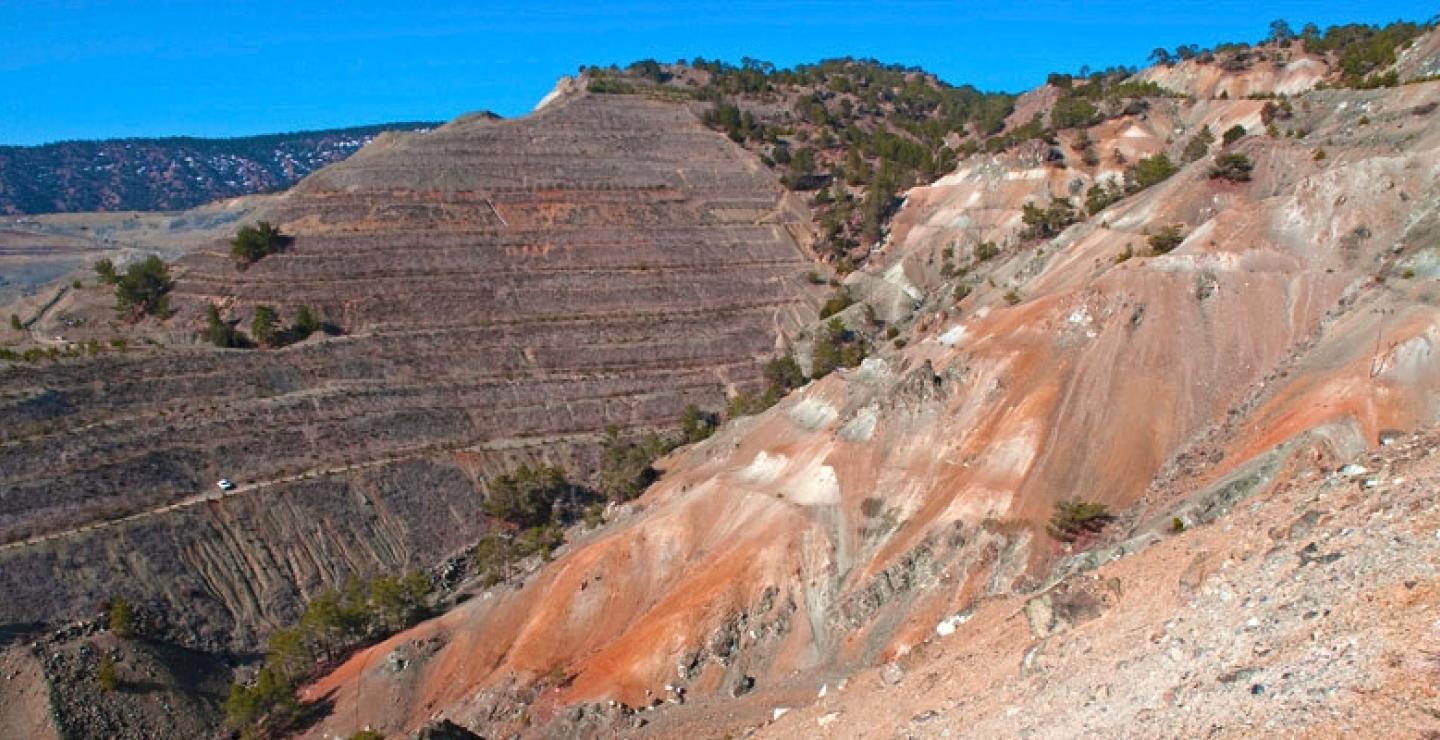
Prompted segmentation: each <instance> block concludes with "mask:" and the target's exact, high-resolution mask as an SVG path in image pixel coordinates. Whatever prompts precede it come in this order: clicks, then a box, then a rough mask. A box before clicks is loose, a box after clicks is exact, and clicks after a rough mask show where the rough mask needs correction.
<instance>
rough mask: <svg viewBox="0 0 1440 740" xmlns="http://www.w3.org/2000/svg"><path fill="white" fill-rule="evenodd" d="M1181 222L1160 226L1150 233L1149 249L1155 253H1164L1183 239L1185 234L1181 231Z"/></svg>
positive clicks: (1178, 244)
mask: <svg viewBox="0 0 1440 740" xmlns="http://www.w3.org/2000/svg"><path fill="white" fill-rule="evenodd" d="M1182 228H1184V227H1183V225H1182V224H1174V225H1172V226H1162V227H1160V230H1159V231H1157V232H1155V233H1154V234H1151V235H1150V239H1149V240H1148V241H1149V244H1150V249H1151V250H1152V251H1154V252H1155V254H1166V253H1168V252H1170V251H1172V250H1174V249H1175V248H1176V247H1178V246H1180V244H1181V243H1182V242H1184V241H1185V234H1184V233H1183V232H1182V231H1181V229H1182Z"/></svg>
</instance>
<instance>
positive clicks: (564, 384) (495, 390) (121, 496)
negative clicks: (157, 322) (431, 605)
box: [0, 94, 815, 642]
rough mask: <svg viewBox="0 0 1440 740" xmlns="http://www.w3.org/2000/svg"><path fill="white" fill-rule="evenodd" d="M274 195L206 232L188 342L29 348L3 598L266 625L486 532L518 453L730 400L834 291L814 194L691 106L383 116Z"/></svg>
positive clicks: (187, 316) (28, 616)
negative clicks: (231, 233) (69, 354)
mask: <svg viewBox="0 0 1440 740" xmlns="http://www.w3.org/2000/svg"><path fill="white" fill-rule="evenodd" d="M260 210H261V211H262V212H263V213H262V215H265V216H267V217H268V218H270V219H272V220H274V221H277V222H278V223H279V224H280V225H281V226H282V228H283V229H284V230H285V231H286V233H289V234H293V235H294V236H295V237H296V238H295V240H294V243H293V244H291V245H290V246H289V248H288V249H287V250H286V251H285V252H284V253H281V254H278V255H273V256H271V257H270V258H267V259H265V260H263V261H261V262H259V263H258V264H256V265H253V266H251V267H250V268H249V269H248V270H244V271H240V270H237V269H236V267H235V266H234V264H233V262H232V261H231V259H230V257H229V256H228V253H227V249H228V247H227V246H226V245H224V244H223V243H220V242H217V243H214V244H212V245H210V246H209V247H207V248H202V249H199V250H196V251H192V252H191V253H190V254H189V256H187V257H185V258H183V259H182V260H181V261H180V263H179V264H178V267H177V269H176V273H177V277H178V281H177V286H176V288H175V290H174V291H173V293H172V303H173V304H174V305H175V306H176V308H177V309H178V312H177V315H176V316H175V317H173V318H171V319H170V320H169V321H168V322H166V327H167V331H168V332H169V338H170V340H171V341H173V342H178V343H179V344H178V345H177V344H172V345H170V346H166V347H165V348H164V349H163V350H150V349H146V350H144V351H136V352H131V353H128V354H120V353H107V354H105V355H102V356H101V357H98V358H93V359H86V360H77V361H67V362H62V363H57V364H48V365H44V366H17V367H15V368H13V369H11V370H9V371H7V374H6V377H5V385H4V394H3V397H0V419H3V424H0V427H3V432H0V434H3V439H0V444H3V450H4V452H3V455H0V480H3V481H4V483H3V485H0V543H3V544H0V591H3V592H5V593H6V594H7V598H6V599H4V601H3V603H0V622H9V621H31V620H39V619H46V620H49V619H55V618H57V617H64V616H67V615H75V614H85V613H87V612H88V610H90V609H93V608H94V607H95V605H97V604H98V603H99V602H100V601H102V600H104V599H105V598H108V597H110V596H113V595H117V594H118V595H124V596H126V597H127V598H130V599H131V600H132V601H136V602H140V603H153V604H155V605H156V606H157V608H158V609H159V610H160V611H163V612H165V613H166V614H167V616H169V617H170V618H171V619H173V620H174V622H175V623H177V624H181V625H186V626H188V628H189V629H192V630H194V631H195V632H196V633H198V635H200V636H204V637H208V638H211V639H219V640H221V641H225V640H227V639H228V638H232V637H234V638H238V639H239V640H240V641H241V642H246V641H248V640H249V639H250V638H251V637H253V636H254V635H255V634H256V632H257V631H261V632H263V631H264V628H265V627H266V626H267V625H268V624H273V623H274V622H275V621H281V620H283V619H286V618H289V617H290V616H292V615H293V608H294V605H295V603H296V599H297V596H298V595H299V594H300V593H301V592H308V591H312V590H314V589H316V588H319V587H321V586H323V585H327V584H335V583H338V582H341V581H343V580H344V578H345V577H347V576H348V575H350V574H366V573H371V572H376V571H385V572H394V571H398V570H402V569H405V568H428V567H431V566H434V565H436V564H437V563H438V562H439V561H441V560H442V559H444V558H445V557H447V556H449V555H451V554H454V553H456V552H458V551H459V550H461V549H462V548H464V547H465V546H467V545H469V544H471V543H473V541H474V540H475V539H476V538H477V537H478V536H479V535H480V534H482V533H483V532H485V531H486V529H487V527H488V526H489V525H488V524H487V522H488V520H487V518H486V517H485V516H484V515H483V514H482V513H481V511H480V503H481V499H482V497H481V493H480V487H481V484H482V483H483V481H484V480H485V478H486V477H487V476H490V475H493V474H495V473H497V472H503V471H504V470H507V469H508V467H509V466H510V465H512V464H514V463H515V461H517V460H521V459H533V458H535V457H544V458H546V459H549V460H552V461H554V462H559V463H563V464H565V465H566V466H567V467H569V468H570V469H571V470H572V471H575V473H576V474H577V475H580V474H583V472H584V471H585V470H586V469H587V468H588V467H589V465H590V464H591V463H592V462H593V460H592V453H593V450H594V448H595V445H596V442H597V440H598V438H599V435H600V434H601V433H602V432H603V431H604V430H605V429H606V427H608V426H617V427H619V428H621V429H622V430H635V429H644V428H653V427H657V426H664V425H668V424H671V423H673V422H674V420H675V419H676V418H677V416H678V415H679V412H680V410H681V409H682V408H683V407H684V406H685V405H686V404H687V403H698V404H701V405H703V406H709V407H712V408H713V407H716V406H718V405H719V404H720V403H722V402H723V398H724V393H725V391H726V389H727V388H735V387H742V386H746V385H749V384H752V383H753V382H755V381H756V380H757V378H758V375H759V372H758V368H759V364H760V362H762V361H763V360H764V359H765V358H767V357H768V356H770V355H771V354H772V353H773V352H774V351H775V348H776V345H777V343H779V342H781V341H782V340H783V337H784V335H785V332H786V331H788V330H790V329H791V328H793V327H794V326H795V325H797V324H798V323H799V322H800V321H801V320H803V319H804V318H805V317H808V316H813V312H814V308H813V307H812V306H811V305H810V302H812V301H814V300H815V299H814V298H813V297H811V298H807V297H806V296H807V293H808V292H810V291H813V290H815V289H814V288H811V287H808V283H807V281H806V279H805V274H806V272H807V271H808V269H809V267H810V262H809V260H808V259H807V258H806V256H805V254H804V253H803V252H802V251H801V249H800V247H799V246H798V245H797V242H796V240H795V235H800V234H802V233H803V231H804V229H803V223H804V218H805V215H804V212H803V211H797V210H795V209H794V207H793V206H791V205H789V204H788V203H787V202H786V199H785V197H784V195H783V191H782V190H781V189H780V188H779V186H778V185H777V184H776V183H775V182H774V181H773V178H772V177H771V176H770V175H768V174H767V173H766V172H765V171H764V170H763V168H761V166H760V165H759V163H758V162H757V161H755V160H754V159H753V158H752V157H751V155H749V154H747V153H745V152H744V151H743V150H741V149H739V148H738V147H735V146H733V145H732V144H730V143H729V142H728V141H727V140H725V138H724V137H723V136H721V135H719V134H716V133H713V132H711V131H709V130H707V129H705V128H704V127H703V126H701V125H700V123H699V122H698V120H696V118H695V117H694V115H693V114H691V113H690V112H689V111H688V110H687V109H685V108H682V107H678V106H673V105H666V104H661V103H653V102H649V101H644V100H638V99H633V100H629V99H625V100H622V99H615V98H603V97H591V96H585V95H583V94H582V95H577V96H572V97H571V98H568V99H566V100H563V101H560V102H557V103H554V104H552V105H550V106H547V107H546V108H545V109H544V110H543V111H541V112H539V113H537V114H534V115H532V116H530V117H528V118H525V119H521V120H517V121H507V122H496V121H492V120H489V119H485V118H469V119H461V120H459V121H457V122H455V123H453V124H450V125H448V126H445V127H442V128H441V129H438V130H436V131H433V132H429V133H425V134H413V135H405V136H388V137H382V139H381V140H380V141H378V142H376V143H375V144H374V145H373V146H371V147H368V148H366V149H365V150H364V151H362V152H361V153H359V154H357V155H356V156H355V157H353V158H352V159H350V160H348V161H347V162H345V163H343V164H340V165H336V166H334V167H331V168H329V169H326V170H323V171H321V172H320V173H317V174H316V175H314V176H313V177H311V178H310V179H308V180H306V181H305V182H304V183H303V184H302V185H301V186H299V187H298V188H297V189H295V190H294V191H293V192H291V193H289V194H286V195H285V196H282V197H279V198H275V199H270V200H268V201H265V202H264V204H263V205H262V206H261V207H260ZM210 302H213V303H216V304H217V305H220V306H221V307H222V309H223V310H224V312H225V314H226V315H227V316H229V317H233V318H234V319H240V320H246V321H248V319H249V316H250V313H251V311H252V310H253V307H254V306H255V305H256V304H260V303H264V304H269V305H272V306H274V307H275V308H276V309H277V310H278V311H279V312H280V314H281V316H282V317H286V318H288V317H290V316H291V315H293V312H294V310H295V308H296V307H298V306H299V305H302V304H303V305H308V306H310V307H312V309H314V310H315V311H317V312H318V313H320V314H321V315H322V316H323V317H324V318H325V319H326V320H327V321H329V322H333V323H335V324H338V325H339V326H340V327H341V328H342V329H343V330H344V332H345V334H344V336H338V337H324V338H321V337H317V338H314V339H312V340H310V341H308V342H305V343H301V344H298V345H293V346H290V347H287V348H285V349H281V350H274V351H221V350H216V349H214V348H211V347H206V346H200V345H198V344H193V343H194V342H195V341H196V340H195V339H194V338H193V337H194V331H195V330H196V329H198V328H199V327H200V326H201V325H203V315H204V307H205V305H206V304H207V303H210ZM187 342H188V343H189V344H188V346H187ZM222 476H224V477H229V478H231V479H233V480H234V481H235V482H236V483H238V484H239V487H238V488H237V489H236V490H235V491H233V492H231V493H229V494H226V495H224V496H221V495H220V494H219V492H218V491H216V490H215V481H216V480H217V479H219V478H220V477H222ZM192 636H194V635H192Z"/></svg>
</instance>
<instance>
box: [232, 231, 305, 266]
mask: <svg viewBox="0 0 1440 740" xmlns="http://www.w3.org/2000/svg"><path fill="white" fill-rule="evenodd" d="M289 242H290V237H288V236H285V235H284V234H281V233H280V230H279V229H277V228H275V226H274V225H273V224H271V223H270V222H269V221H261V222H259V223H258V224H256V225H254V226H241V227H240V230H239V231H236V232H235V236H234V237H233V238H232V239H231V240H230V256H231V257H234V258H235V261H236V262H237V263H239V264H240V265H241V266H246V265H251V264H254V263H255V262H257V261H259V260H261V259H263V258H265V257H266V256H268V255H271V254H274V253H276V252H279V251H280V250H281V249H284V248H285V246H286V245H288V244H289Z"/></svg>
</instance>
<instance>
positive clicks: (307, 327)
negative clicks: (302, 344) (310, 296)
mask: <svg viewBox="0 0 1440 740" xmlns="http://www.w3.org/2000/svg"><path fill="white" fill-rule="evenodd" d="M294 328H295V336H297V337H299V338H300V339H304V338H306V337H308V336H310V335H311V334H314V333H315V332H316V331H319V329H320V319H318V318H316V317H315V314H314V313H313V312H311V311H310V307H309V306H301V307H300V308H298V309H296V310H295V327H294Z"/></svg>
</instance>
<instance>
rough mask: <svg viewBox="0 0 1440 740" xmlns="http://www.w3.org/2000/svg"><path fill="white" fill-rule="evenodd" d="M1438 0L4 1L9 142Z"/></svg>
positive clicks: (4, 123) (1366, 17)
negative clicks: (639, 72)
mask: <svg viewBox="0 0 1440 740" xmlns="http://www.w3.org/2000/svg"><path fill="white" fill-rule="evenodd" d="M1435 12H1436V6H1435V4H1434V2H1433V0H1432V1H1431V2H1409V1H1400V0H1396V1H1394V2H1387V1H1384V0H1378V1H1376V0H1372V1H1369V2H1356V1H1350V0H1334V1H1327V2H1323V3H1316V2H1313V0H1312V1H1310V2H1288V1H1287V2H1260V1H1258V0H1257V1H1249V2H1243V1H1235V0H1209V1H1208V2H1190V1H1189V0H1151V1H1150V2H1148V3H1141V2H1136V0H1129V1H1127V2H1113V1H1111V0H1104V1H1102V2H1058V1H1054V0H1042V1H1040V2H1003V1H1002V0H991V1H989V2H924V1H921V2H904V1H902V0H893V1H889V2H887V1H885V0H868V1H866V2H857V1H855V0H839V1H837V2H818V1H799V2H785V1H784V0H770V1H769V2H756V1H752V0H731V1H730V2H687V3H682V2H663V1H660V0H651V1H649V2H644V1H637V0H614V1H612V2H594V3H556V2H526V0H518V1H514V2H506V3H491V2H471V3H460V2H452V3H440V2H427V1H426V0H409V1H407V2H396V1H395V0H387V1H385V2H376V1H373V0H351V1H350V2H345V3H338V2H336V3H318V2H301V1H299V0H295V1H293V2H284V1H281V0H275V1H270V0H265V1H257V2H231V1H228V0H210V1H209V2H194V1H190V0H177V1H171V0H145V1H143V2H136V1H113V2H103V1H98V0H69V1H63V0H25V1H23V2H22V1H18V0H0V144H34V143H40V142H45V141H53V140H59V139H76V138H101V137H111V136H159V135H199V136H230V135H243V134H250V133H264V132H274V131H292V130H298V129H308V128H324V127H331V126H344V125H358V124H365V123H379V122H384V121H395V120H416V119H437V120H438V119H448V118H452V117H454V116H456V115H458V114H461V113H464V112H468V111H473V110H479V109H490V110H493V111H495V112H497V113H500V114H501V115H505V116H512V115H519V114H522V113H524V112H525V111H527V110H529V109H530V108H531V107H532V106H533V105H534V103H535V102H536V101H537V100H538V99H539V98H540V97H541V96H542V95H544V94H545V92H546V91H548V90H549V89H550V87H551V85H552V84H553V83H554V80H555V79H556V78H557V77H559V76H560V75H562V74H573V73H574V72H575V70H576V68H577V67H578V66H579V65H582V64H609V63H612V62H615V63H621V64H623V63H626V62H629V61H633V60H635V59H641V58H646V57H654V58H656V59H661V60H665V61H670V60H674V59H677V58H682V57H683V58H686V59H689V58H692V57H694V56H696V55H700V56H705V57H707V58H714V57H721V58H725V59H728V60H731V61H736V60H739V59H740V58H741V57H742V56H751V57H756V58H760V59H766V60H769V61H773V62H775V63H777V64H780V65H782V66H788V65H791V64H795V63H799V62H807V61H814V60H817V59H821V58H825V57H834V56H845V55H854V56H873V57H876V58H878V59H881V60H882V61H887V62H900V63H904V64H915V65H919V66H922V67H925V68H927V69H930V70H932V71H934V72H936V73H938V74H939V75H940V76H941V77H942V78H943V79H945V80H947V81H949V82H953V83H961V82H970V83H972V84H975V85H978V86H980V87H982V88H985V89H1004V90H1022V89H1026V88H1029V87H1032V86H1034V85H1036V84H1038V83H1039V82H1041V81H1043V79H1044V77H1045V74H1046V73H1047V72H1050V71H1057V70H1065V71H1073V70H1075V69H1076V68H1078V67H1079V66H1080V65H1082V64H1089V65H1091V66H1093V67H1103V66H1109V65H1112V64H1141V63H1143V61H1144V59H1145V57H1146V55H1147V54H1148V53H1149V51H1150V50H1151V49H1153V48H1155V47H1156V46H1165V47H1167V48H1173V47H1175V46H1176V45H1177V44H1182V43H1198V44H1201V45H1211V44H1214V43H1217V42H1220V41H1229V40H1255V39H1257V38H1259V37H1261V36H1264V35H1265V32H1266V27H1267V25H1268V24H1269V21H1270V20H1271V19H1274V18H1281V17H1283V18H1286V19H1288V20H1289V21H1290V22H1291V23H1292V25H1294V26H1295V28H1296V29H1298V28H1299V27H1300V26H1301V25H1302V24H1303V23H1305V22H1307V21H1314V22H1316V23H1318V24H1320V25H1321V26H1322V27H1323V26H1325V25H1329V24H1332V23H1345V22H1383V21H1389V20H1394V19H1396V18H1405V19H1408V20H1425V19H1427V18H1429V17H1431V16H1432V15H1434V13H1435Z"/></svg>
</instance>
